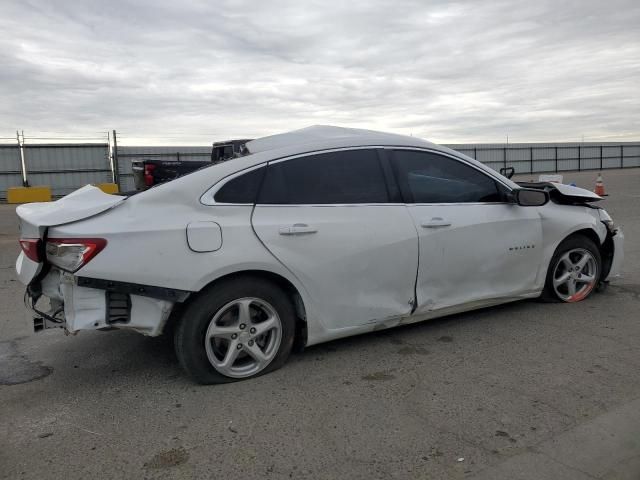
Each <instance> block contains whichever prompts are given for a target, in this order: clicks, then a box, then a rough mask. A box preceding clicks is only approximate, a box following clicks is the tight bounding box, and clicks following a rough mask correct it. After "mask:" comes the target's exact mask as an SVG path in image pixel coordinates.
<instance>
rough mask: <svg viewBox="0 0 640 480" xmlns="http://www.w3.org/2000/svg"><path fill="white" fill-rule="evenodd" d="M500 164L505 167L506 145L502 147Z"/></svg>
mask: <svg viewBox="0 0 640 480" xmlns="http://www.w3.org/2000/svg"><path fill="white" fill-rule="evenodd" d="M502 166H503V167H504V168H505V169H506V168H507V147H504V148H503V149H502Z"/></svg>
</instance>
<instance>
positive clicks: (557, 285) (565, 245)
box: [543, 235, 602, 303]
mask: <svg viewBox="0 0 640 480" xmlns="http://www.w3.org/2000/svg"><path fill="white" fill-rule="evenodd" d="M601 265H602V261H601V257H600V250H599V249H598V247H597V246H596V244H595V243H593V241H592V240H590V239H589V238H587V237H585V236H582V235H575V236H573V237H569V238H567V239H566V240H564V241H563V242H562V243H561V244H560V245H559V246H558V248H557V249H556V252H555V253H554V255H553V258H552V259H551V264H550V265H549V271H548V272H547V279H546V283H545V289H544V293H543V299H545V300H555V301H561V302H567V303H572V302H579V301H580V300H584V299H585V298H587V297H588V296H589V295H590V294H591V293H592V292H593V291H594V290H595V288H596V286H597V285H598V281H599V279H600V271H601Z"/></svg>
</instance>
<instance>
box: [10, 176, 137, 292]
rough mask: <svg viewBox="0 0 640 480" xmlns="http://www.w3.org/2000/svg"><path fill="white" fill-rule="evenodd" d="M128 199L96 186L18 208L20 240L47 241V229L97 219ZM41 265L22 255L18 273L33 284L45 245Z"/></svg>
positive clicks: (17, 269) (41, 250)
mask: <svg viewBox="0 0 640 480" xmlns="http://www.w3.org/2000/svg"><path fill="white" fill-rule="evenodd" d="M126 198H127V197H123V196H119V195H109V194H107V193H104V192H103V191H102V190H100V189H99V188H97V187H94V186H93V185H86V186H84V187H82V188H80V189H78V190H76V191H75V192H72V193H70V194H69V195H67V196H65V197H62V198H61V199H60V200H56V201H55V202H46V203H26V204H24V205H20V206H18V208H16V214H17V215H18V217H20V239H39V240H41V241H42V240H43V239H44V234H45V231H46V229H47V227H51V226H54V225H62V224H65V223H71V222H76V221H78V220H83V219H85V218H89V217H93V216H94V215H97V214H99V213H102V212H104V211H105V210H108V209H110V208H113V207H115V206H116V205H118V204H120V203H121V202H123V201H124V200H126ZM39 248H40V261H34V260H32V259H31V258H28V257H27V256H26V255H25V252H24V251H23V252H20V255H19V256H18V259H17V261H16V272H17V273H18V277H19V279H20V281H21V282H22V283H24V284H29V283H30V282H31V280H33V278H35V277H36V275H38V273H40V270H42V264H43V258H44V245H41V246H40V247H39Z"/></svg>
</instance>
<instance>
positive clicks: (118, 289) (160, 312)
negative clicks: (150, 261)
mask: <svg viewBox="0 0 640 480" xmlns="http://www.w3.org/2000/svg"><path fill="white" fill-rule="evenodd" d="M87 285H91V286H87ZM134 292H136V293H134ZM153 294H156V295H157V296H159V297H164V298H156V297H154V296H150V295H153ZM27 296H28V297H30V298H31V300H32V303H33V304H34V305H35V303H36V302H37V301H38V300H39V299H40V298H42V297H44V298H47V299H48V300H49V311H48V312H43V311H42V310H40V309H37V310H34V311H35V312H36V315H38V318H36V319H35V320H34V327H35V329H36V330H40V329H44V328H51V327H62V328H64V329H65V330H66V331H67V332H69V333H75V332H77V331H80V330H104V329H111V328H122V329H129V330H134V331H137V332H139V333H142V334H144V335H148V336H152V337H154V336H158V335H160V334H161V333H162V331H163V329H164V326H165V324H166V322H167V319H168V318H169V315H170V313H171V311H172V309H173V306H174V304H175V303H176V302H178V301H184V300H185V299H186V297H187V296H188V292H182V291H178V290H167V289H162V288H158V287H148V286H142V285H135V284H128V283H125V282H112V281H106V280H95V279H86V278H83V277H76V276H75V275H72V274H70V273H67V272H63V271H60V270H57V269H52V270H51V271H50V272H49V273H48V274H47V275H46V276H45V277H44V278H43V279H42V280H41V281H40V282H39V284H37V285H31V286H30V287H29V288H28V289H27ZM167 297H170V298H171V297H173V300H171V299H169V298H167Z"/></svg>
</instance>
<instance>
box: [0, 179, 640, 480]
mask: <svg viewBox="0 0 640 480" xmlns="http://www.w3.org/2000/svg"><path fill="white" fill-rule="evenodd" d="M596 174H597V172H581V173H565V174H564V178H565V182H569V181H575V182H576V183H577V184H578V185H579V186H584V187H587V188H590V189H592V188H593V184H594V182H595V177H596ZM603 175H604V180H605V187H606V189H607V191H608V193H609V194H610V196H609V197H607V199H606V200H605V201H604V202H603V203H602V205H603V206H604V207H605V208H607V210H608V211H609V213H610V214H611V215H612V216H613V218H614V220H615V221H616V222H617V223H618V224H619V225H621V226H622V228H623V229H624V232H625V236H626V252H625V255H626V262H625V266H624V277H622V278H620V279H618V280H615V281H614V282H612V283H611V285H610V286H609V288H608V289H607V290H606V291H604V292H602V293H598V294H596V295H594V296H593V297H591V298H590V299H588V300H586V301H584V302H581V303H577V304H573V305H562V304H541V303H537V302H535V301H524V302H517V303H512V304H508V305H504V306H500V307H494V308H489V309H484V310H480V311H476V312H471V313H466V314H461V315H455V316H451V317H448V318H444V319H439V320H433V321H430V322H425V323H421V324H415V325H409V326H405V327H400V328H396V329H392V330H387V331H381V332H376V333H372V334H368V335H362V336H358V337H353V338H349V339H344V340H339V341H334V342H331V343H327V344H323V345H318V346H314V347H310V348H308V349H306V350H305V351H304V352H302V353H299V354H295V355H293V356H292V358H291V359H290V361H289V363H288V364H287V365H285V367H284V368H282V369H280V370H278V371H277V372H274V373H271V374H269V375H265V376H263V377H260V378H257V379H254V380H250V381H245V382H240V383H234V384H228V385H218V386H200V385H196V384H194V383H193V382H192V381H190V380H189V379H188V378H186V377H185V376H184V375H183V373H182V371H181V370H180V368H179V366H178V364H177V360H176V358H175V355H174V353H173V350H172V345H171V342H170V341H169V340H168V339H166V338H162V337H161V338H146V337H144V336H141V335H139V334H136V333H131V332H123V331H116V332H80V333H79V334H78V335H75V336H65V335H64V334H63V333H62V332H61V331H57V330H55V331H54V330H50V331H46V332H43V333H39V334H32V333H31V327H30V316H29V315H28V314H27V312H26V311H25V309H24V307H23V305H22V294H23V289H22V286H21V285H20V284H19V283H18V281H17V279H16V277H15V272H14V270H13V263H14V261H15V257H16V255H17V253H18V250H19V248H18V244H17V238H18V234H17V221H16V218H15V214H14V208H13V207H12V206H9V205H2V206H0V306H1V309H0V478H3V479H4V478H6V479H23V478H24V479H38V480H41V479H43V478H65V479H75V478H78V479H80V478H82V479H86V478H100V479H102V478H154V479H155V478H158V479H164V478H231V479H234V478H238V479H240V478H242V479H246V478H265V479H280V478H295V479H334V478H336V479H337V478H340V479H345V478H346V479H374V478H381V479H387V478H389V479H461V478H478V479H480V478H481V479H492V480H496V479H514V480H517V479H554V480H556V479H594V478H598V479H629V480H631V479H635V480H637V479H640V348H639V344H640V314H639V309H640V241H639V240H638V239H639V238H640V169H628V170H617V171H605V172H604V173H603ZM520 178H521V179H526V180H528V179H530V178H534V179H535V178H537V176H530V175H525V176H523V177H520Z"/></svg>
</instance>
